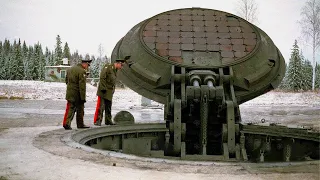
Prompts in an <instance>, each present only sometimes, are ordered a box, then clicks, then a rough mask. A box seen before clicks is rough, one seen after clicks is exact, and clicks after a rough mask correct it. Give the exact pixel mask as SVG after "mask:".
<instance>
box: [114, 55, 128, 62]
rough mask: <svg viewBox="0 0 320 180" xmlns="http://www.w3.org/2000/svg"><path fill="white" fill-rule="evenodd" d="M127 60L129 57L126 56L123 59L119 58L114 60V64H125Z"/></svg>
mask: <svg viewBox="0 0 320 180" xmlns="http://www.w3.org/2000/svg"><path fill="white" fill-rule="evenodd" d="M128 59H130V56H126V57H124V58H123V59H121V58H118V59H116V62H123V63H124V62H126V61H127V60H128Z"/></svg>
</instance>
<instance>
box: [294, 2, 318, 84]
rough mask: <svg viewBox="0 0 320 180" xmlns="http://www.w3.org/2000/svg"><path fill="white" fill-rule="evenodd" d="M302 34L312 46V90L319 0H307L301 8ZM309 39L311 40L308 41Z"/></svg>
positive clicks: (314, 73) (316, 47)
mask: <svg viewBox="0 0 320 180" xmlns="http://www.w3.org/2000/svg"><path fill="white" fill-rule="evenodd" d="M301 16H302V18H301V20H300V21H299V23H300V25H301V28H302V35H303V37H304V38H305V40H306V43H307V44H308V45H311V47H312V67H313V72H312V90H314V86H315V78H316V51H317V49H318V48H319V46H320V1H319V0H309V1H307V2H306V4H305V6H304V7H303V8H302V10H301ZM310 39H311V41H309V40H310Z"/></svg>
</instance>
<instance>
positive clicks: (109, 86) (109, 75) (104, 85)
mask: <svg viewBox="0 0 320 180" xmlns="http://www.w3.org/2000/svg"><path fill="white" fill-rule="evenodd" d="M116 79H117V70H116V68H115V67H114V64H106V65H104V67H103V68H102V70H101V73H100V82H99V86H98V90H97V96H100V97H101V98H104V99H108V100H109V101H112V96H113V93H114V90H115V84H116Z"/></svg>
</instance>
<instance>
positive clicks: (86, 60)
mask: <svg viewBox="0 0 320 180" xmlns="http://www.w3.org/2000/svg"><path fill="white" fill-rule="evenodd" d="M81 62H83V63H88V64H89V65H90V63H91V62H92V60H90V59H82V60H81Z"/></svg>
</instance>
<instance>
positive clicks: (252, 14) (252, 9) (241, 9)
mask: <svg viewBox="0 0 320 180" xmlns="http://www.w3.org/2000/svg"><path fill="white" fill-rule="evenodd" d="M257 12H258V4H257V3H256V2H255V0H238V2H237V8H236V13H237V14H238V16H240V17H242V18H243V19H245V20H247V21H249V22H251V23H253V24H257V23H258V17H257V15H258V14H257Z"/></svg>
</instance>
